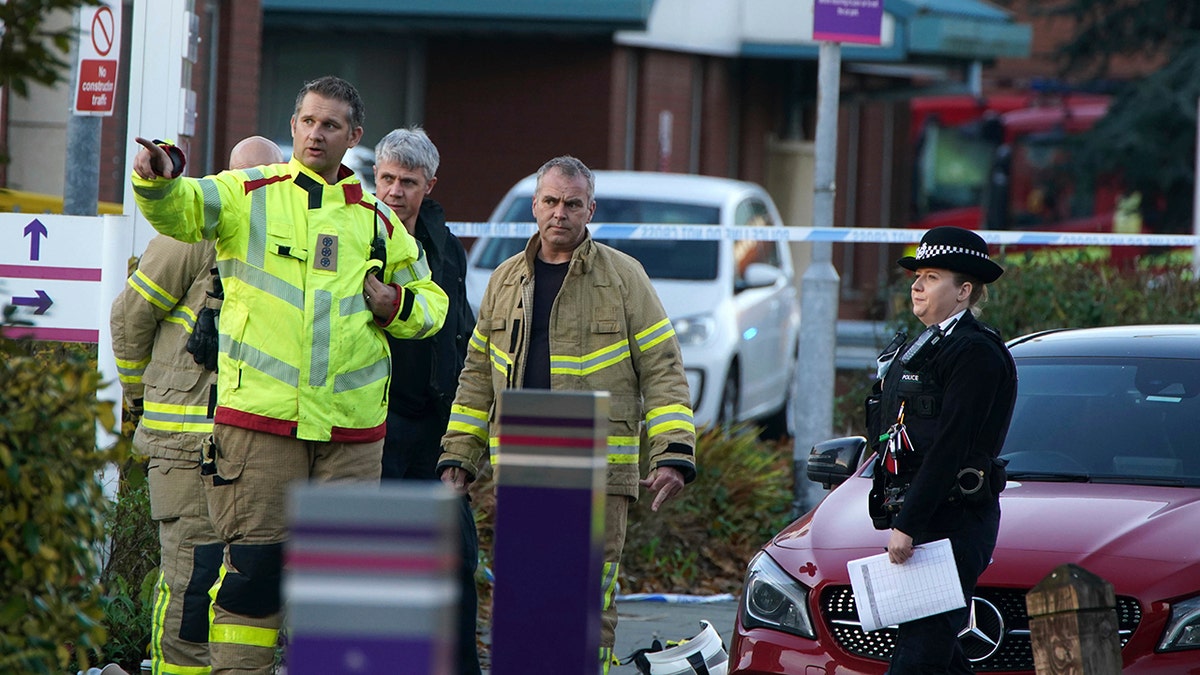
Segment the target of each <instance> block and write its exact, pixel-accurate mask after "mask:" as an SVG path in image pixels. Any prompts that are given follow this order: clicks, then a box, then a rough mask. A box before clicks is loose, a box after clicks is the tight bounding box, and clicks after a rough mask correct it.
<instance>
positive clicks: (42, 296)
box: [12, 221, 54, 314]
mask: <svg viewBox="0 0 1200 675" xmlns="http://www.w3.org/2000/svg"><path fill="white" fill-rule="evenodd" d="M35 222H36V221H35ZM34 292H35V293H37V297H36V298H17V297H14V298H13V299H12V304H14V305H20V306H24V307H37V309H36V310H34V312H33V313H34V314H45V313H46V310H48V309H50V305H53V304H54V301H53V300H51V299H50V296H49V295H46V291H43V290H41V289H38V290H36V291H34Z"/></svg>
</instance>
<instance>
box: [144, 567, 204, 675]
mask: <svg viewBox="0 0 1200 675" xmlns="http://www.w3.org/2000/svg"><path fill="white" fill-rule="evenodd" d="M157 586H158V599H157V602H155V603H154V608H153V609H152V615H151V619H150V664H151V665H150V672H151V673H152V674H153V675H208V674H209V673H211V672H212V666H181V665H179V664H176V663H167V662H166V660H165V658H164V657H163V646H162V640H163V630H164V629H165V628H166V623H167V606H168V605H170V604H171V588H170V586H168V585H167V578H166V576H165V575H163V574H162V573H161V572H160V573H159V575H158V582H157Z"/></svg>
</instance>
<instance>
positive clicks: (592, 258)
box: [437, 155, 696, 673]
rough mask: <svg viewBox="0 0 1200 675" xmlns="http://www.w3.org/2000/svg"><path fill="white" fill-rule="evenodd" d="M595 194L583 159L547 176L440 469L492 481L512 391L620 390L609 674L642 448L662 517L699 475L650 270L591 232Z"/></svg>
mask: <svg viewBox="0 0 1200 675" xmlns="http://www.w3.org/2000/svg"><path fill="white" fill-rule="evenodd" d="M595 193H596V184H595V180H594V178H593V176H592V172H591V170H589V169H588V168H587V166H586V165H584V163H583V162H581V161H579V160H578V159H576V158H574V157H571V156H569V155H564V156H561V157H555V158H554V159H551V160H550V161H548V162H546V163H545V164H544V165H542V168H541V169H539V170H538V173H537V188H536V191H535V192H534V196H533V217H534V220H536V221H537V227H538V231H537V233H535V234H534V235H533V236H532V237H530V238H529V243H528V244H526V246H525V250H524V251H523V252H522V253H518V254H517V255H515V256H513V257H511V258H509V259H508V260H505V261H504V262H502V263H500V265H499V266H498V267H497V268H496V271H495V272H493V273H492V276H491V279H490V280H489V281H488V286H487V290H486V291H484V294H483V301H482V302H481V303H480V305H479V322H478V324H477V326H476V328H475V332H474V334H472V336H471V342H470V348H469V349H468V351H467V362H466V365H465V366H464V368H463V373H462V377H461V378H460V379H459V386H458V393H457V395H456V396H455V399H454V414H453V417H452V419H451V421H450V426H449V428H448V429H447V431H446V436H445V437H444V438H443V439H442V456H441V458H440V459H439V461H438V466H437V470H438V472H439V474H440V477H441V479H442V482H444V483H446V484H448V485H450V486H452V487H454V488H456V489H459V490H465V489H466V486H467V483H469V482H471V481H473V480H474V479H475V478H476V477H477V476H478V475H479V471H480V468H481V466H480V464H481V462H482V461H483V458H484V457H485V456H486V455H487V452H488V449H489V448H488V446H489V442H488V439H489V437H490V436H492V435H494V431H495V430H493V429H491V428H490V426H489V420H490V419H491V410H492V407H493V405H494V404H495V402H496V399H497V398H498V397H499V395H500V392H501V391H503V390H505V389H549V390H552V391H582V390H587V391H607V392H609V395H610V396H609V401H610V413H609V426H608V429H607V432H608V434H607V436H608V471H607V480H608V485H607V491H606V492H607V494H606V499H605V507H604V568H603V573H602V580H601V581H602V584H603V589H601V590H602V592H603V598H604V599H603V616H602V619H601V625H602V627H601V636H600V659H601V665H602V667H603V672H605V673H607V672H608V669H609V667H610V666H611V665H612V649H613V645H614V641H615V639H616V627H617V607H616V604H615V602H614V599H615V597H614V596H615V594H616V587H617V578H618V576H619V572H620V563H621V551H622V549H623V548H624V546H625V523H626V517H627V515H628V510H629V504H630V503H631V502H632V501H633V500H635V499H637V497H638V486H639V480H638V478H639V477H640V474H639V471H640V469H639V459H640V447H641V444H640V443H639V441H640V439H641V438H642V437H643V435H644V437H645V439H646V443H645V444H646V446H647V447H648V448H649V455H650V456H649V460H648V465H649V473H648V475H647V477H646V478H645V479H644V480H642V481H640V485H641V486H642V487H645V488H647V489H648V490H649V491H650V492H652V493H654V501H653V502H651V505H650V508H651V509H652V510H654V511H658V509H659V507H661V506H662V505H663V504H664V503H665V502H666V501H667V500H669V499H671V498H672V497H674V496H676V495H678V494H679V493H680V491H682V490H683V488H684V485H685V484H686V483H688V482H690V481H692V480H693V479H694V478H695V477H696V461H695V459H696V458H695V451H694V448H695V446H696V439H695V436H696V428H695V425H694V422H693V421H692V409H691V397H690V396H689V394H688V383H687V378H686V376H685V375H684V372H683V357H682V355H681V354H680V350H679V341H678V340H677V339H676V338H675V329H674V328H672V327H671V322H670V320H669V319H668V318H667V313H666V310H664V309H663V306H662V302H660V301H659V299H658V295H657V293H656V292H655V290H654V286H653V285H651V283H650V278H649V277H648V276H647V275H646V270H644V269H643V268H642V265H641V264H640V263H639V262H638V261H637V260H636V259H634V258H632V257H630V256H628V255H626V254H625V253H622V252H620V251H618V250H616V249H614V248H612V247H610V246H606V245H604V244H601V243H598V242H595V241H593V240H592V238H591V235H590V234H589V233H588V229H587V225H588V223H589V222H591V220H592V215H593V214H594V213H595V212H596V200H595V198H594V197H595ZM552 364H553V365H552ZM492 450H493V452H492V455H491V461H492V462H493V463H494V462H496V454H497V453H496V450H497V449H496V448H493V449H492ZM500 451H503V450H502V449H500ZM548 535H551V536H552V533H548Z"/></svg>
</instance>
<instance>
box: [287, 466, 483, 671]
mask: <svg viewBox="0 0 1200 675" xmlns="http://www.w3.org/2000/svg"><path fill="white" fill-rule="evenodd" d="M458 499H459V497H457V496H456V495H455V494H454V492H453V491H452V490H450V489H449V488H447V487H445V486H443V485H442V484H441V483H433V482H428V483H426V482H404V483H385V484H383V485H381V486H368V485H347V484H313V483H307V484H298V485H296V486H294V487H293V488H292V490H291V493H290V522H291V534H290V539H289V541H288V545H287V549H286V550H287V553H286V563H285V568H284V587H283V590H284V598H285V601H286V606H287V634H288V649H287V668H288V672H289V674H290V675H317V674H320V675H352V674H353V675H362V674H367V673H371V674H373V673H390V674H394V675H448V674H449V673H451V672H452V668H453V664H454V658H453V654H454V644H455V637H454V636H455V631H454V621H455V613H456V612H457V611H458V593H459V589H458V571H457V570H458V565H459V561H458V540H459V533H458V527H459V523H458V520H459V514H458V509H459V505H458Z"/></svg>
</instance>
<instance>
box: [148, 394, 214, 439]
mask: <svg viewBox="0 0 1200 675" xmlns="http://www.w3.org/2000/svg"><path fill="white" fill-rule="evenodd" d="M142 425H143V426H145V427H146V428H147V429H153V430H155V431H165V432H168V433H177V432H189V433H212V430H213V421H212V418H211V417H209V416H208V406H202V405H170V404H167V403H159V402H158V401H146V403H145V413H144V414H143V416H142Z"/></svg>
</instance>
